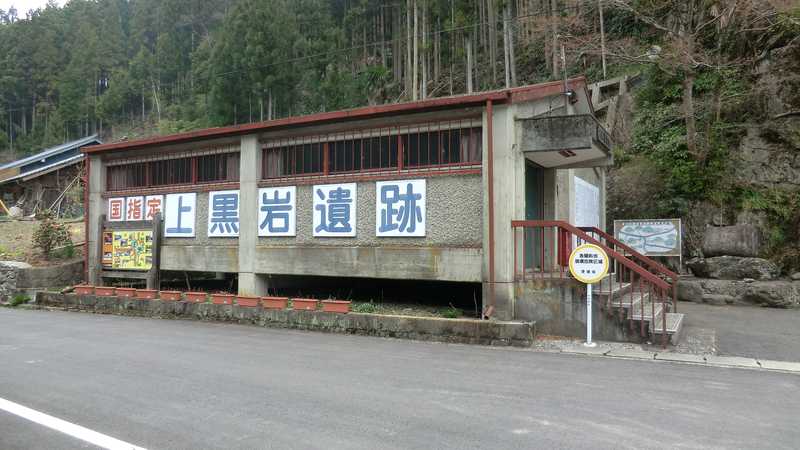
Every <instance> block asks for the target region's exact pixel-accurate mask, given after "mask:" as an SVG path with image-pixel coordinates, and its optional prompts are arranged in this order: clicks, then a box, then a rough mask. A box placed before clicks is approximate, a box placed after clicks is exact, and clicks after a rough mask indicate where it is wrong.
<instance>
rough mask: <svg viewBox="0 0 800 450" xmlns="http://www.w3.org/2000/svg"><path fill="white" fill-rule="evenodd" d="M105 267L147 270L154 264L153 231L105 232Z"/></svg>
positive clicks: (103, 260) (103, 262)
mask: <svg viewBox="0 0 800 450" xmlns="http://www.w3.org/2000/svg"><path fill="white" fill-rule="evenodd" d="M102 264H103V267H105V268H109V269H118V270H140V271H147V270H150V268H151V267H152V266H153V231H152V230H124V231H122V230H120V231H104V232H103V258H102Z"/></svg>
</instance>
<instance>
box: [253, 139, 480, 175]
mask: <svg viewBox="0 0 800 450" xmlns="http://www.w3.org/2000/svg"><path fill="white" fill-rule="evenodd" d="M429 128H434V127H433V126H431V127H429ZM365 134H367V135H366V136H363V137H352V138H343V137H341V135H338V136H337V135H332V136H326V137H323V138H315V142H313V143H308V142H304V141H307V140H308V139H307V138H298V139H297V140H296V141H294V142H288V143H277V144H276V145H273V146H268V147H267V148H265V149H264V154H263V158H262V171H261V174H262V178H263V179H274V178H285V177H294V176H314V175H328V174H337V173H353V172H366V171H377V170H390V169H397V168H398V161H401V162H402V167H403V168H425V167H434V166H443V165H474V164H480V163H481V157H482V146H483V145H482V142H483V141H482V130H481V128H480V127H476V126H471V127H454V126H450V127H441V128H439V129H427V130H426V129H425V126H423V127H422V128H421V129H420V128H415V129H411V130H407V131H405V132H404V131H403V130H402V129H385V130H374V131H372V132H368V133H365ZM400 155H402V158H401V157H400Z"/></svg>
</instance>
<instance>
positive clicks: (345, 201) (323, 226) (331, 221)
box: [313, 183, 357, 237]
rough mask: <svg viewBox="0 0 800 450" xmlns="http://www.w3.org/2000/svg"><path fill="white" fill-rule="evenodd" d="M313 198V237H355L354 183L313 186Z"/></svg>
mask: <svg viewBox="0 0 800 450" xmlns="http://www.w3.org/2000/svg"><path fill="white" fill-rule="evenodd" d="M313 197H314V211H313V216H314V220H313V226H314V233H313V234H314V236H315V237H355V235H356V217H357V216H356V184H355V183H342V184H320V185H315V186H314V190H313Z"/></svg>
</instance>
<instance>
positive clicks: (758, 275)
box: [686, 256, 780, 280]
mask: <svg viewBox="0 0 800 450" xmlns="http://www.w3.org/2000/svg"><path fill="white" fill-rule="evenodd" d="M686 266H687V267H688V268H689V270H691V271H692V273H693V274H694V275H695V276H697V277H701V278H714V279H717V280H744V279H746V278H752V279H753V280H773V279H775V278H777V277H778V276H779V275H780V268H779V267H778V266H777V265H776V264H775V263H774V262H772V261H769V260H766V259H762V258H745V257H740V256H715V257H713V258H705V259H703V258H697V259H692V260H690V261H688V262H687V263H686Z"/></svg>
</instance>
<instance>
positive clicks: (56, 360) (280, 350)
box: [0, 308, 800, 450]
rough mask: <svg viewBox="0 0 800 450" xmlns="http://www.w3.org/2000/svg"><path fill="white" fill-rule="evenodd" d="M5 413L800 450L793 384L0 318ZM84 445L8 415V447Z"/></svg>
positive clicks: (323, 443)
mask: <svg viewBox="0 0 800 450" xmlns="http://www.w3.org/2000/svg"><path fill="white" fill-rule="evenodd" d="M0 398H3V399H6V400H9V401H12V402H16V403H19V404H22V405H24V406H27V407H29V408H33V409H35V410H37V411H41V412H44V413H47V414H50V415H52V416H55V417H58V418H61V419H64V420H68V421H70V422H73V423H76V424H79V425H82V426H84V427H87V428H89V429H92V430H94V431H97V432H100V433H104V434H107V435H109V436H112V437H114V438H117V439H120V440H123V441H126V442H129V443H132V444H135V445H139V446H142V447H146V448H148V449H162V448H163V449H201V448H220V449H237V448H243V449H251V448H276V449H284V448H286V449H314V448H321V449H339V448H341V449H406V448H410V449H446V448H452V449H477V448H481V449H486V448H497V449H517V448H519V449H531V448H591V449H600V448H616V449H619V448H637V449H638V448H680V447H684V448H706V447H716V448H754V449H755V448H759V449H762V448H771V449H774V448H796V445H797V442H800V427H798V426H797V411H799V410H800V376H798V375H793V374H783V373H774V372H772V373H768V372H756V371H749V370H742V369H723V368H714V367H700V366H690V365H678V364H670V363H659V362H651V361H627V360H619V359H617V360H610V359H600V358H591V357H581V356H568V355H561V354H548V353H536V352H533V351H529V350H513V349H500V348H487V347H473V346H461V345H444V344H434V343H419V342H410V341H402V340H389V339H375V338H366V337H358V336H341V335H330V334H318V333H304V332H295V331H286V330H273V329H262V328H257V327H249V326H238V325H226V324H216V323H200V322H190V321H168V320H157V319H138V318H126V317H116V316H101V315H90V314H81V313H65V312H46V311H18V310H10V309H3V308H0ZM86 447H87V446H86V445H85V443H83V442H81V441H78V440H75V439H73V438H71V437H68V436H66V435H63V434H60V433H58V432H54V431H51V430H49V429H46V428H43V427H42V426H39V425H36V424H34V423H31V422H27V421H25V420H23V419H20V418H18V417H16V416H13V415H11V414H8V413H5V412H3V411H0V448H2V449H4V450H13V449H17V448H25V449H37V448H43V449H44V448H46V449H61V448H64V449H70V448H86Z"/></svg>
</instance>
